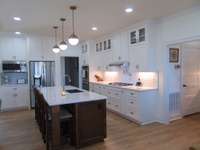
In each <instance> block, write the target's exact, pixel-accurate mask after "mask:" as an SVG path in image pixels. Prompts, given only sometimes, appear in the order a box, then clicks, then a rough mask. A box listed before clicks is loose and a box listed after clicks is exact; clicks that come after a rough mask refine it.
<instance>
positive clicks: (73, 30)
mask: <svg viewBox="0 0 200 150" xmlns="http://www.w3.org/2000/svg"><path fill="white" fill-rule="evenodd" d="M72 26H73V34H75V33H74V9H72Z"/></svg>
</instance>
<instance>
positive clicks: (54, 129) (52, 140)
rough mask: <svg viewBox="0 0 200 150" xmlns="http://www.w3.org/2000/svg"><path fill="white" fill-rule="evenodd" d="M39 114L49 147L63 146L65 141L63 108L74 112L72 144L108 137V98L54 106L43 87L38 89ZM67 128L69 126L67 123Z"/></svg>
mask: <svg viewBox="0 0 200 150" xmlns="http://www.w3.org/2000/svg"><path fill="white" fill-rule="evenodd" d="M35 95H36V96H35V97H36V101H35V102H36V105H35V106H36V108H35V118H36V120H37V122H38V125H39V128H40V131H41V133H42V137H43V139H44V142H45V143H46V148H47V150H49V149H50V150H59V149H61V148H62V147H63V145H62V136H61V135H62V130H61V120H60V116H61V114H62V113H61V112H62V111H61V109H63V108H64V109H66V110H67V111H69V112H70V114H71V119H70V126H69V127H66V128H68V130H70V142H71V143H70V144H71V145H72V146H74V147H76V148H82V147H84V146H88V145H91V144H94V143H97V142H102V141H104V139H105V138H106V134H107V133H106V99H102V100H101V99H100V100H94V101H88V102H87V101H86V102H79V103H72V104H63V105H53V106H50V105H49V104H48V102H47V100H45V97H44V96H43V95H42V93H40V91H39V90H35ZM64 128H65V126H64Z"/></svg>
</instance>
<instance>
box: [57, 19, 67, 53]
mask: <svg viewBox="0 0 200 150" xmlns="http://www.w3.org/2000/svg"><path fill="white" fill-rule="evenodd" d="M60 21H61V22H62V41H61V42H60V44H59V48H60V49H61V50H63V51H64V50H66V49H67V48H68V46H67V43H66V42H65V40H64V22H65V21H66V19H65V18H60Z"/></svg>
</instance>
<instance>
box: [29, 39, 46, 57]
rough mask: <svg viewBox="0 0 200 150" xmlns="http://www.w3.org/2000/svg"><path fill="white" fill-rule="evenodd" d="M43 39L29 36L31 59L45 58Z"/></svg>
mask: <svg viewBox="0 0 200 150" xmlns="http://www.w3.org/2000/svg"><path fill="white" fill-rule="evenodd" d="M42 45H43V43H42V40H41V39H39V38H37V37H29V38H28V47H29V58H28V59H29V60H42V59H44V51H43V47H42Z"/></svg>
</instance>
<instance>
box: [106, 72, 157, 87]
mask: <svg viewBox="0 0 200 150" xmlns="http://www.w3.org/2000/svg"><path fill="white" fill-rule="evenodd" d="M103 77H104V80H105V81H106V82H124V83H133V84H134V85H135V84H136V82H137V81H138V79H139V78H140V80H141V82H142V84H143V86H144V87H154V88H157V86H158V74H157V73H156V72H135V73H132V75H130V74H125V73H123V72H121V71H118V72H117V71H116V72H114V71H113V72H104V75H103Z"/></svg>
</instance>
